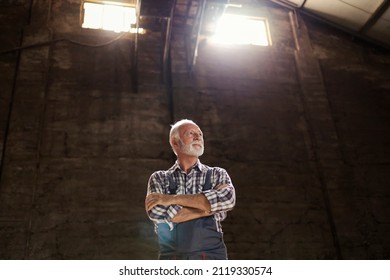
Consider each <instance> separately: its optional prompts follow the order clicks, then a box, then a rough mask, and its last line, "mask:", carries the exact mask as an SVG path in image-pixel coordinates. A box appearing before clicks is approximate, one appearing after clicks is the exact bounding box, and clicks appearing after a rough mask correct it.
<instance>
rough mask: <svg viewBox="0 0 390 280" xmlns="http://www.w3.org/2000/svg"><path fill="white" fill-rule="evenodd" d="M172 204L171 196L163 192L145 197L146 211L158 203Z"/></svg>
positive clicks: (163, 204)
mask: <svg viewBox="0 0 390 280" xmlns="http://www.w3.org/2000/svg"><path fill="white" fill-rule="evenodd" d="M171 204H172V203H171V196H170V195H166V194H162V193H151V194H149V195H148V196H147V197H146V199H145V209H146V211H149V210H150V209H152V208H153V207H154V206H156V205H162V206H169V205H171Z"/></svg>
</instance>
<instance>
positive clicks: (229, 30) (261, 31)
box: [213, 14, 271, 46]
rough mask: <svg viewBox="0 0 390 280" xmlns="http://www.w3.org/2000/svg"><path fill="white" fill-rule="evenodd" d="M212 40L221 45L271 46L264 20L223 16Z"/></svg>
mask: <svg viewBox="0 0 390 280" xmlns="http://www.w3.org/2000/svg"><path fill="white" fill-rule="evenodd" d="M213 40H214V41H215V42H218V43H223V44H246V45H259V46H269V45H271V41H270V37H269V32H268V26H267V22H266V20H265V19H261V18H254V17H247V16H241V15H235V14H223V15H222V16H221V18H220V19H219V21H218V23H217V28H216V32H215V35H214V38H213Z"/></svg>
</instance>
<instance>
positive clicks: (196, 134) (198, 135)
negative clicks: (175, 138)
mask: <svg viewBox="0 0 390 280" xmlns="http://www.w3.org/2000/svg"><path fill="white" fill-rule="evenodd" d="M199 138H202V137H201V136H200V133H197V132H195V133H194V139H199Z"/></svg>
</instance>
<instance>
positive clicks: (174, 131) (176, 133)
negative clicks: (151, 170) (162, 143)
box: [169, 119, 198, 154]
mask: <svg viewBox="0 0 390 280" xmlns="http://www.w3.org/2000/svg"><path fill="white" fill-rule="evenodd" d="M185 124H193V125H196V126H198V125H197V124H196V123H194V122H193V121H191V120H187V119H182V120H180V121H178V122H176V123H175V124H174V125H172V126H171V131H170V132H169V144H170V145H171V147H172V150H173V152H174V153H175V154H176V152H175V150H174V149H173V146H172V142H171V139H172V138H174V139H175V140H176V141H178V140H180V136H179V127H181V126H182V125H185Z"/></svg>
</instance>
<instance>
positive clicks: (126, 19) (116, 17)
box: [82, 2, 137, 32]
mask: <svg viewBox="0 0 390 280" xmlns="http://www.w3.org/2000/svg"><path fill="white" fill-rule="evenodd" d="M83 8H84V14H83V23H82V27H83V28H92V29H104V30H111V31H115V32H129V31H132V29H134V26H133V27H132V25H135V23H136V20H137V17H136V13H135V7H132V6H123V5H121V4H120V3H118V4H111V3H110V4H108V3H96V2H84V5H83Z"/></svg>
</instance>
